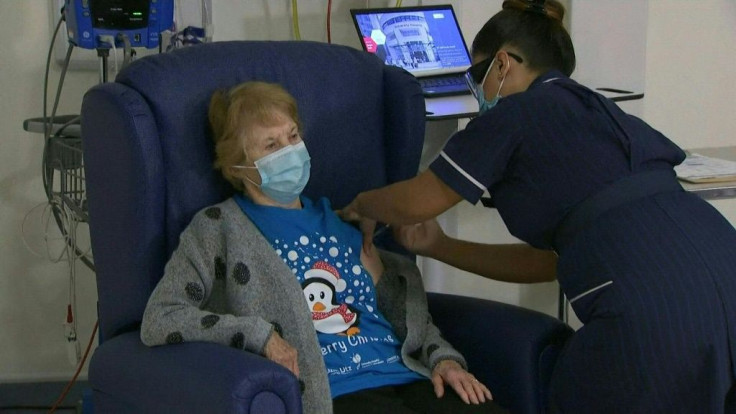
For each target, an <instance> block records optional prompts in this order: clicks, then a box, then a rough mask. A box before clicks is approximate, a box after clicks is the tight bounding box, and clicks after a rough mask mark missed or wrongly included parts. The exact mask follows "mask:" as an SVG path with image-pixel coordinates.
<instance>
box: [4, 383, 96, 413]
mask: <svg viewBox="0 0 736 414" xmlns="http://www.w3.org/2000/svg"><path fill="white" fill-rule="evenodd" d="M66 385H67V383H66V382H19V383H5V384H0V413H2V414H40V413H48V412H49V409H50V408H51V407H52V406H53V405H54V402H56V400H57V399H58V398H59V396H60V395H61V393H62V391H64V388H66ZM88 388H89V383H88V382H87V381H81V382H76V383H75V384H74V385H73V386H72V387H71V389H70V390H69V393H68V394H67V396H66V398H64V401H62V403H61V404H59V408H57V409H56V411H54V412H55V413H58V414H82V412H83V410H82V393H83V392H84V390H85V389H88Z"/></svg>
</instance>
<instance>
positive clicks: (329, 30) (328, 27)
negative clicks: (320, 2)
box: [327, 0, 332, 43]
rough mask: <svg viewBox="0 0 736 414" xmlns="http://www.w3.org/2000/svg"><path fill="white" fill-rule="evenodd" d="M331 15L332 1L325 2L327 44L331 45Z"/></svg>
mask: <svg viewBox="0 0 736 414" xmlns="http://www.w3.org/2000/svg"><path fill="white" fill-rule="evenodd" d="M331 14H332V0H327V43H332V29H331V28H330V20H331V19H330V15H331Z"/></svg>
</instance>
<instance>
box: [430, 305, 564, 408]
mask: <svg viewBox="0 0 736 414" xmlns="http://www.w3.org/2000/svg"><path fill="white" fill-rule="evenodd" d="M427 297H428V300H429V311H430V313H431V314H432V318H433V320H434V323H435V325H437V326H438V327H439V328H440V331H441V332H442V335H443V336H444V337H445V339H447V340H448V341H449V342H450V343H451V344H452V345H453V346H454V347H455V348H456V349H457V350H458V351H460V352H461V353H462V354H463V355H464V356H465V358H466V359H467V361H468V366H469V370H470V371H471V372H472V373H473V375H475V376H476V377H477V378H478V379H479V380H480V381H482V382H483V383H484V384H486V385H487V386H488V388H489V389H490V390H491V392H492V393H493V397H494V399H495V400H496V402H498V403H499V404H501V405H502V406H504V407H506V408H508V409H509V410H511V412H513V413H543V412H545V411H546V405H547V392H548V387H549V381H550V377H551V375H552V370H553V368H554V365H555V362H556V360H557V357H558V356H559V353H560V351H561V350H562V347H563V346H564V344H565V341H566V340H567V339H568V338H569V337H570V336H571V335H572V333H573V330H572V329H571V328H570V327H569V326H567V325H566V324H564V323H563V322H561V321H559V320H558V319H555V318H553V317H551V316H549V315H545V314H543V313H540V312H536V311H532V310H529V309H525V308H521V307H518V306H513V305H508V304H504V303H499V302H494V301H490V300H483V299H477V298H470V297H463V296H456V295H446V294H440V293H428V294H427Z"/></svg>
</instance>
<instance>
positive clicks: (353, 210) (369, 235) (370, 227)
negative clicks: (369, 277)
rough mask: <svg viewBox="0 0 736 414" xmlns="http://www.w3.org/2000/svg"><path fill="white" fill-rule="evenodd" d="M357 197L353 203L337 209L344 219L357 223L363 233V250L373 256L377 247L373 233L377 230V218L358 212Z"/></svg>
mask: <svg viewBox="0 0 736 414" xmlns="http://www.w3.org/2000/svg"><path fill="white" fill-rule="evenodd" d="M356 203H357V199H356V200H353V202H352V203H350V204H348V205H347V206H346V207H345V208H343V209H341V210H336V211H335V213H337V215H338V216H340V218H341V219H342V220H343V221H347V222H349V223H357V224H358V228H359V229H360V232H361V233H363V252H364V253H366V254H367V255H368V256H373V255H374V253H375V249H374V248H373V247H374V246H373V233H374V232H375V231H376V220H372V219H369V218H367V217H363V216H361V215H360V213H358V209H357V206H356Z"/></svg>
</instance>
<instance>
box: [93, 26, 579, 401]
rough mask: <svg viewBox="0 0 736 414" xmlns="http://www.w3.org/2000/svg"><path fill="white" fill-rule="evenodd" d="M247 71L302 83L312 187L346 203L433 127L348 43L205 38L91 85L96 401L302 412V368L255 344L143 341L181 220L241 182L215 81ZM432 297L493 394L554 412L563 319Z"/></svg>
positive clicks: (225, 82) (416, 92)
mask: <svg viewBox="0 0 736 414" xmlns="http://www.w3.org/2000/svg"><path fill="white" fill-rule="evenodd" d="M247 80H263V81H268V82H278V83H281V84H282V85H283V86H284V87H285V88H286V89H287V90H289V91H290V92H291V93H292V94H293V95H294V96H295V97H296V99H297V102H298V104H299V110H300V116H301V120H302V124H303V131H304V137H305V140H306V141H307V142H308V145H309V152H310V154H311V155H312V157H313V158H312V159H313V161H312V174H311V177H312V178H311V179H310V182H309V184H308V186H307V188H306V190H305V192H306V194H307V195H309V196H311V197H318V196H326V197H328V198H329V199H330V200H331V201H332V204H333V206H335V208H340V207H342V206H344V205H345V204H347V203H348V202H349V201H351V200H352V199H353V197H354V196H355V195H356V194H358V193H359V192H360V191H362V190H366V189H370V188H375V187H379V186H383V185H385V184H388V183H391V182H395V181H397V180H402V179H406V178H408V177H411V176H413V175H415V174H416V172H417V168H418V165H419V158H420V154H421V149H422V142H423V138H424V127H425V119H424V117H425V113H424V98H423V96H422V94H421V90H420V88H419V86H418V84H417V82H416V81H415V79H414V78H413V77H412V76H411V75H409V74H408V73H406V72H404V71H403V70H400V69H397V68H394V67H389V66H384V65H383V64H382V63H381V62H380V61H379V60H378V59H377V58H376V57H375V56H372V55H370V54H367V53H364V52H360V51H357V50H353V49H351V48H348V47H344V46H335V45H327V44H322V43H312V42H246V41H238V42H219V43H209V44H204V45H199V46H193V47H189V48H184V49H181V50H177V51H175V52H173V53H168V54H160V55H155V56H149V57H146V58H143V59H140V60H138V61H136V62H134V63H133V64H131V65H130V66H128V67H127V68H125V69H124V70H123V71H121V72H120V74H119V75H118V76H117V78H116V80H115V82H111V83H106V84H102V85H98V86H95V87H93V88H92V89H90V90H89V91H88V93H87V94H86V95H85V96H84V100H83V104H82V139H83V151H84V163H85V169H86V180H87V181H86V184H87V196H88V203H89V216H90V233H91V241H92V249H93V251H94V256H95V266H96V268H97V288H98V296H99V322H100V345H99V347H98V348H97V350H96V351H95V353H94V355H93V357H92V360H91V361H90V366H89V381H90V383H91V387H92V389H93V395H94V397H93V398H94V406H95V410H97V411H98V412H101V413H112V412H115V413H117V412H135V413H142V412H178V413H185V412H192V413H202V412H218V413H235V412H237V413H298V412H301V400H300V391H299V383H298V381H297V380H296V378H295V377H294V376H293V375H292V374H291V373H290V372H288V371H287V370H286V369H284V368H282V367H280V366H278V365H276V364H274V363H272V362H270V361H268V360H266V359H265V358H263V357H261V356H258V355H254V354H250V353H247V352H243V351H238V350H235V349H233V348H227V347H224V346H220V345H215V344H210V343H183V344H177V345H170V346H163V347H155V348H149V347H147V346H145V345H143V343H141V341H140V338H139V325H140V321H141V316H142V313H143V310H144V308H145V306H146V302H147V300H148V296H149V295H150V293H151V291H152V290H153V288H154V286H155V285H156V283H157V282H158V280H159V278H160V277H161V275H162V273H163V268H164V265H165V263H166V261H167V260H168V258H169V257H170V255H171V253H172V251H173V250H174V249H175V248H176V246H177V243H178V237H179V234H180V233H181V232H182V230H183V229H184V228H185V227H186V226H187V224H188V223H189V221H190V219H191V218H192V216H193V214H194V213H195V212H196V211H198V210H200V209H201V208H203V207H204V206H207V205H210V204H214V203H216V202H219V201H221V200H223V199H225V198H226V197H228V196H230V195H231V194H232V190H231V189H230V187H229V186H228V184H227V183H226V182H225V181H224V180H223V179H222V178H221V176H220V175H219V173H218V172H217V171H215V170H214V169H213V168H212V160H213V151H212V144H211V138H210V136H211V132H210V130H209V127H208V122H207V105H208V102H209V97H210V95H211V94H212V92H213V91H214V90H215V89H218V88H226V87H230V86H233V85H235V84H237V83H240V82H243V81H247ZM429 297H430V306H431V312H432V314H433V316H434V318H435V321H436V323H437V324H438V325H439V326H440V328H441V329H442V330H443V331H444V333H445V336H446V338H447V339H448V340H449V341H450V342H452V343H453V344H455V345H456V346H457V348H458V349H459V350H461V351H462V352H463V353H464V354H465V355H466V356H467V358H468V361H469V363H470V369H471V370H472V371H473V372H474V373H475V374H476V375H477V376H478V377H479V378H480V379H482V380H483V381H484V382H486V383H487V384H488V385H489V387H490V388H491V390H493V391H494V394H495V397H496V399H497V401H498V402H499V403H500V404H502V405H504V406H506V407H508V408H510V409H511V410H512V412H518V413H539V412H544V410H545V400H546V394H545V390H546V389H547V385H548V380H549V376H550V373H551V370H552V367H553V365H554V363H555V360H556V357H557V354H558V352H559V351H560V349H561V346H562V345H563V343H564V341H565V339H566V338H567V337H568V336H569V335H570V333H571V330H570V329H569V327H567V326H566V325H564V324H562V323H560V322H559V321H557V320H555V319H554V318H551V317H549V316H546V315H542V314H539V313H536V312H532V311H529V310H525V309H521V308H518V307H514V306H509V305H504V304H499V303H494V302H490V301H484V300H479V299H471V298H464V297H458V296H451V295H444V294H436V293H434V294H430V295H429ZM465 315H472V316H470V317H465ZM464 321H468V323H465V322H464ZM478 321H483V323H482V324H481V325H480V326H483V325H485V326H486V327H487V329H479V324H478Z"/></svg>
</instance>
